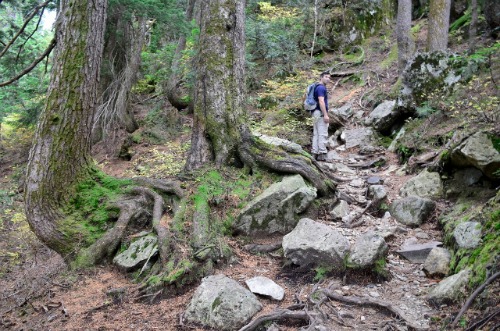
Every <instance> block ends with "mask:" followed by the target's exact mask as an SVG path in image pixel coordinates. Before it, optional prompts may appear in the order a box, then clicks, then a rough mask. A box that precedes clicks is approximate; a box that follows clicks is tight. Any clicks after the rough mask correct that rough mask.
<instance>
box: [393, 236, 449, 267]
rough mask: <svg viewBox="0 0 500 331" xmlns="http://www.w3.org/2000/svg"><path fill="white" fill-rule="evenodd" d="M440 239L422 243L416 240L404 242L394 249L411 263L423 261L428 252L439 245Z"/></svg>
mask: <svg viewBox="0 0 500 331" xmlns="http://www.w3.org/2000/svg"><path fill="white" fill-rule="evenodd" d="M441 244H442V242H440V241H430V242H426V243H423V244H418V243H416V242H412V241H411V240H410V242H405V243H404V244H403V245H402V246H401V249H400V250H398V251H396V253H398V254H399V255H401V256H402V257H404V258H405V259H407V260H408V261H410V262H412V263H425V260H426V259H427V257H428V256H429V253H430V252H431V251H432V250H433V249H434V248H435V247H437V246H439V245H441Z"/></svg>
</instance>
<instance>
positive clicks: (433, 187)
mask: <svg viewBox="0 0 500 331" xmlns="http://www.w3.org/2000/svg"><path fill="white" fill-rule="evenodd" d="M399 194H400V195H401V196H402V197H407V196H410V195H416V196H419V197H421V198H439V197H441V196H442V194H443V182H442V181H441V178H440V177H439V173H437V172H429V171H427V169H425V170H424V171H422V172H421V173H420V174H418V176H415V177H413V178H411V179H410V180H409V181H407V182H406V183H405V184H404V185H403V187H402V188H401V190H400V191H399Z"/></svg>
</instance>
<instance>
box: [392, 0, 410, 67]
mask: <svg viewBox="0 0 500 331" xmlns="http://www.w3.org/2000/svg"><path fill="white" fill-rule="evenodd" d="M411 12H412V1H411V0H399V1H398V17H397V26H396V36H397V41H398V72H399V74H401V73H402V72H403V70H404V68H405V67H406V64H407V63H408V60H409V59H410V58H411V57H412V55H413V49H414V45H413V39H412V37H411V35H410V33H411Z"/></svg>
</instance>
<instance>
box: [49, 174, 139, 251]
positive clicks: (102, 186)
mask: <svg viewBox="0 0 500 331" xmlns="http://www.w3.org/2000/svg"><path fill="white" fill-rule="evenodd" d="M131 184H132V182H131V181H130V180H122V179H117V178H114V177H111V176H108V175H106V174H104V173H103V172H101V171H98V170H94V171H92V174H91V175H90V176H88V178H86V179H84V180H82V181H80V182H79V183H78V184H77V185H76V187H75V189H74V194H73V196H72V198H71V199H70V200H69V201H68V203H67V204H66V207H65V208H64V210H63V213H64V214H65V215H67V216H66V217H65V218H64V219H63V220H62V221H61V222H60V224H58V229H59V230H60V231H61V232H62V233H63V234H64V235H65V236H66V237H67V238H72V240H73V241H74V242H75V244H80V245H82V246H83V247H88V246H89V245H91V244H92V243H93V242H95V241H96V240H97V239H98V238H100V237H101V236H102V234H103V233H104V232H106V230H107V229H108V227H109V225H108V223H109V221H110V220H111V219H112V218H114V217H116V216H117V214H118V209H116V208H115V207H110V204H109V203H110V202H113V201H115V200H116V199H117V198H118V197H119V196H120V195H121V194H123V193H125V192H126V191H127V189H128V188H129V187H130V186H131Z"/></svg>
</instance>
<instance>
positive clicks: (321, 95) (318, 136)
mask: <svg viewBox="0 0 500 331" xmlns="http://www.w3.org/2000/svg"><path fill="white" fill-rule="evenodd" d="M328 82H330V72H328V71H325V72H322V73H321V75H320V76H319V83H318V85H317V86H316V88H315V89H314V99H315V100H317V106H316V109H314V110H313V111H312V113H311V115H312V117H313V122H314V126H313V139H312V150H311V153H312V155H313V157H314V158H315V159H316V160H318V161H325V160H326V153H327V152H328V151H327V149H326V141H327V139H328V125H329V123H330V118H329V117H328V92H327V90H326V84H327V83H328Z"/></svg>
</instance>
